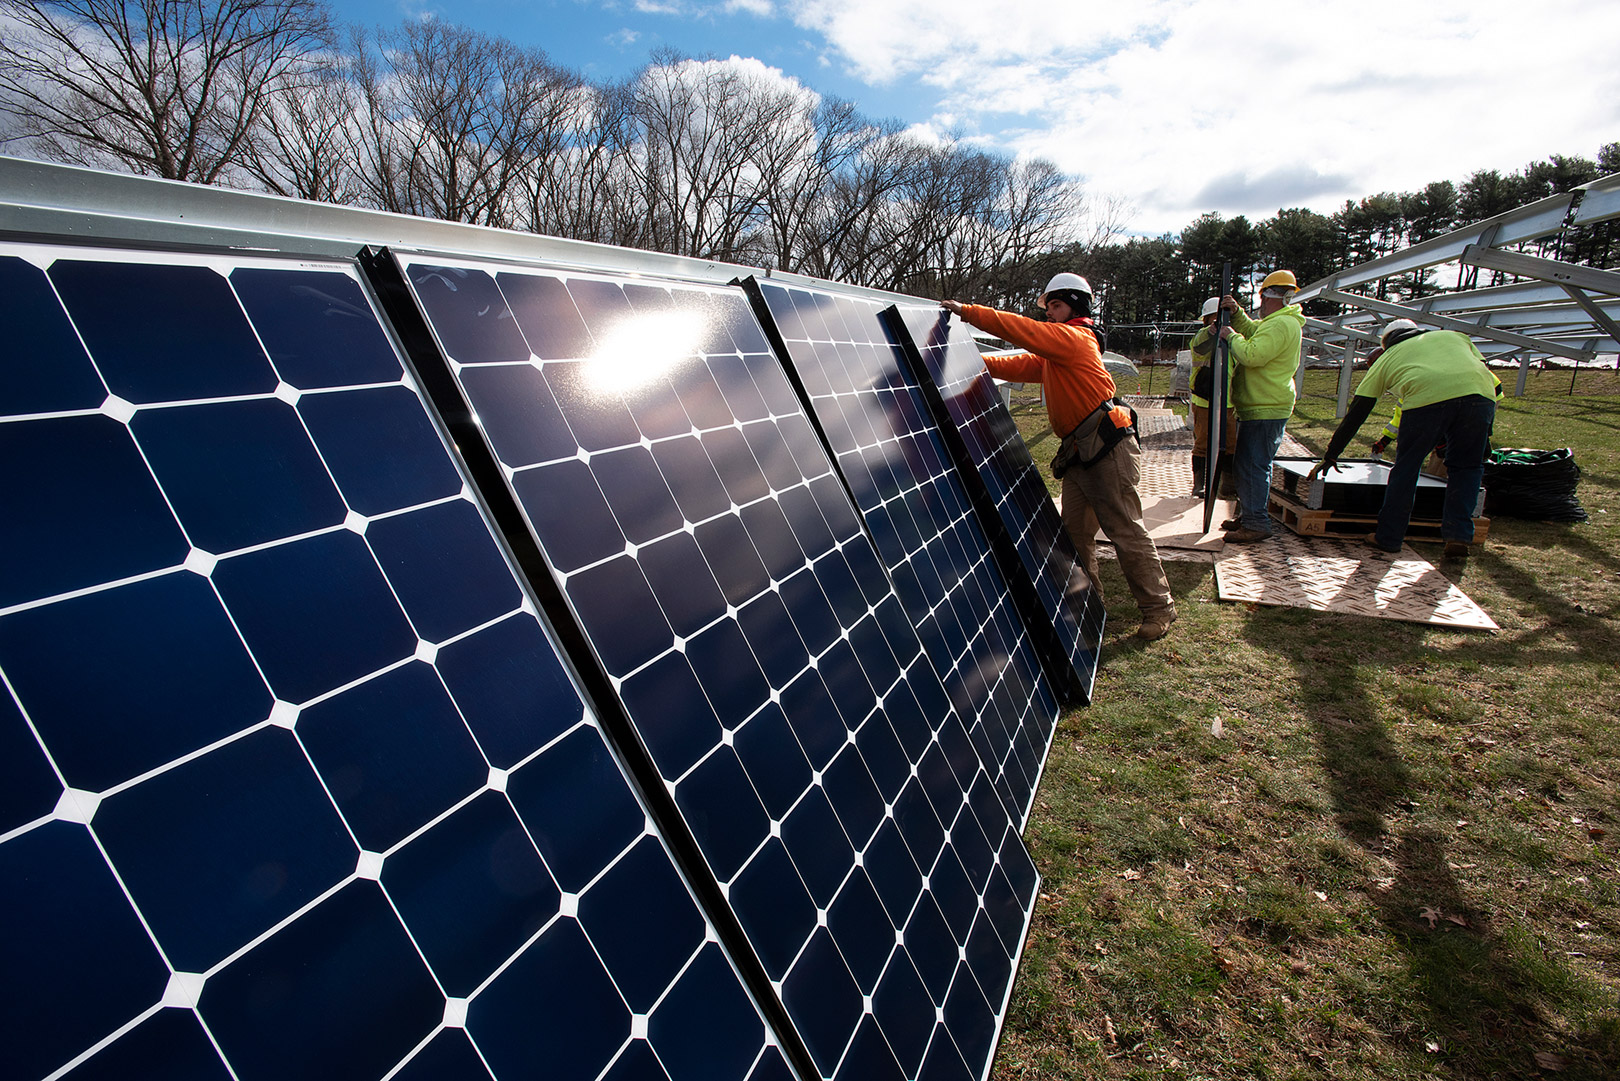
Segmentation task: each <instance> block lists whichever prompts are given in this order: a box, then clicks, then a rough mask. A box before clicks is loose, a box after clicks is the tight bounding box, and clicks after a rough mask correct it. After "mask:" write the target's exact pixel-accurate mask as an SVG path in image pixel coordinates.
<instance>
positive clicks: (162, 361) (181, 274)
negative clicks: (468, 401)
mask: <svg viewBox="0 0 1620 1081" xmlns="http://www.w3.org/2000/svg"><path fill="white" fill-rule="evenodd" d="M0 284H3V289H0V296H4V297H5V300H4V301H3V302H0V303H3V305H4V306H3V308H0V311H3V312H4V322H5V330H6V337H7V348H6V350H5V351H4V353H3V354H0V469H3V471H4V483H3V484H0V550H3V551H4V552H6V554H7V555H6V558H5V559H4V560H3V561H0V673H3V675H4V681H5V685H4V690H0V881H4V882H5V883H6V914H5V919H4V920H3V921H0V956H4V957H5V959H6V961H5V967H4V980H5V986H6V1003H7V1005H6V1009H5V1011H4V1016H3V1020H0V1047H3V1048H4V1051H3V1052H0V1057H3V1059H4V1061H5V1063H6V1067H5V1069H4V1071H3V1072H4V1073H5V1074H6V1076H8V1077H16V1078H43V1077H57V1076H64V1075H70V1076H71V1077H73V1078H159V1077H161V1078H179V1077H185V1078H220V1079H225V1078H236V1079H238V1081H258V1079H264V1081H286V1079H287V1078H343V1079H363V1078H380V1077H382V1076H384V1075H388V1074H390V1073H391V1072H392V1076H395V1077H398V1078H406V1079H412V1081H415V1079H428V1078H442V1077H457V1078H485V1079H490V1078H493V1079H495V1081H506V1079H510V1078H519V1077H524V1078H527V1077H535V1076H540V1075H544V1076H546V1077H557V1078H571V1079H579V1081H586V1079H596V1078H601V1077H604V1076H606V1077H610V1078H629V1077H632V1076H633V1077H636V1078H649V1077H656V1078H666V1077H667V1078H670V1079H678V1078H689V1079H692V1081H701V1079H706V1078H711V1077H724V1078H732V1079H736V1081H780V1079H785V1078H788V1077H790V1076H791V1074H790V1072H789V1071H788V1069H787V1062H786V1060H785V1058H784V1057H783V1055H782V1053H781V1051H780V1049H779V1048H778V1046H777V1041H776V1038H775V1037H774V1036H773V1035H771V1033H770V1032H769V1030H768V1027H767V1025H766V1023H765V1021H764V1019H763V1016H762V1014H761V1012H760V1010H759V1008H758V1007H757V1006H756V1004H755V1001H754V999H753V998H752V997H751V996H750V995H749V994H748V992H747V991H746V989H745V986H744V984H743V982H742V980H741V978H740V976H739V975H738V973H737V972H736V970H735V969H734V967H733V966H732V963H731V961H730V960H729V959H728V957H727V955H726V954H725V953H724V951H723V950H722V949H721V947H720V946H719V944H718V942H717V937H716V934H715V931H714V928H713V927H712V926H711V925H710V924H709V922H708V921H707V920H706V919H705V917H704V915H703V913H702V911H701V910H700V909H699V907H698V905H697V902H696V900H695V899H694V896H693V894H692V893H691V891H690V889H689V887H688V885H687V883H686V881H685V880H684V879H683V878H682V876H681V875H680V874H679V873H678V871H677V870H676V866H675V864H674V862H673V860H672V858H671V855H670V853H669V851H668V850H667V849H666V848H665V846H664V844H663V842H662V841H661V840H660V837H659V835H658V834H657V832H656V831H655V829H654V828H653V825H652V822H651V820H650V818H649V816H648V812H647V809H646V807H645V806H644V805H643V803H642V802H641V800H640V799H639V797H638V796H637V794H636V792H635V790H634V789H633V788H632V786H631V785H630V783H629V781H628V780H627V778H626V776H625V774H624V773H623V772H621V768H620V766H619V763H618V760H617V759H616V758H615V756H614V755H613V753H612V752H611V751H610V749H609V746H608V744H607V742H606V741H605V740H604V736H603V733H602V732H601V731H600V730H599V728H598V723H597V720H596V718H595V717H594V716H593V715H592V713H591V711H590V710H589V709H587V707H586V704H585V702H584V700H583V699H582V697H581V695H580V692H579V691H578V690H577V688H576V685H575V683H574V682H573V677H572V676H571V675H570V672H569V670H568V669H567V667H566V666H565V665H564V664H563V663H562V661H561V660H560V659H559V656H558V654H557V652H556V651H555V649H554V647H553V644H552V640H551V638H550V636H549V634H548V630H547V628H546V626H545V625H544V624H543V622H542V620H541V619H540V618H538V617H537V615H536V613H535V608H534V604H533V602H532V601H531V600H530V599H529V598H528V596H527V595H526V594H525V592H524V590H523V589H522V588H521V587H520V586H519V583H518V579H517V578H516V577H515V576H514V572H513V571H512V569H511V566H510V564H509V563H508V560H507V556H506V554H505V552H504V550H503V548H502V547H501V545H500V544H499V543H497V541H496V539H495V537H494V535H493V534H492V532H491V530H490V527H489V526H488V525H487V524H486V519H485V517H484V512H483V510H482V508H481V505H480V503H479V502H478V501H477V500H476V499H475V498H474V496H473V493H472V492H471V490H470V489H469V488H468V487H467V485H466V484H465V483H464V481H463V476H462V473H461V472H460V470H459V469H458V466H457V464H456V463H455V461H454V460H453V458H452V456H451V453H450V452H449V450H448V449H447V448H446V446H445V444H444V442H443V440H442V439H441V436H440V434H439V430H438V429H437V427H436V426H435V424H434V422H433V421H432V420H431V419H430V416H429V413H428V411H427V409H426V408H425V405H424V402H423V400H422V398H421V397H420V396H419V394H418V391H417V389H416V386H415V383H414V381H413V379H412V377H411V375H409V374H408V373H407V372H406V370H405V369H404V368H403V367H402V365H401V363H400V360H399V358H398V356H397V354H396V353H395V351H394V348H393V346H392V345H391V343H390V341H389V339H388V337H387V335H386V334H385V332H384V330H383V328H382V325H381V324H380V323H379V321H378V318H377V316H376V315H375V313H374V311H373V308H372V307H371V303H370V301H369V299H368V297H367V295H366V293H365V291H364V289H363V287H362V285H361V281H360V279H359V277H358V274H357V271H356V269H355V268H354V267H353V266H352V264H347V263H312V262H299V263H292V262H275V261H270V260H255V259H246V258H233V259H229V260H227V259H224V258H215V257H207V256H186V255H173V254H163V255H160V254H152V253H132V252H115V251H110V250H96V251H91V250H76V249H64V248H55V247H53V248H45V247H35V246H21V245H6V246H4V247H0ZM395 1071H397V1072H395Z"/></svg>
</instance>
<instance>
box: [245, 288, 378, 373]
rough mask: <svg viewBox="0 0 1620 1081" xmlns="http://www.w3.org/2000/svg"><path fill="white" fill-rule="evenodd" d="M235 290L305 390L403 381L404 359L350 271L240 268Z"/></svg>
mask: <svg viewBox="0 0 1620 1081" xmlns="http://www.w3.org/2000/svg"><path fill="white" fill-rule="evenodd" d="M231 285H232V287H233V288H235V290H236V295H237V296H238V297H239V298H241V301H242V307H243V308H245V309H246V310H247V313H248V318H249V319H250V320H251V321H252V322H253V326H254V329H255V330H257V331H258V333H259V340H260V341H261V342H263V343H264V348H265V352H267V353H269V354H270V361H271V363H273V364H274V365H275V366H276V371H277V372H279V373H280V375H281V378H282V379H284V380H286V381H287V382H288V383H290V384H292V385H293V386H295V387H298V388H299V389H300V390H313V389H315V388H317V387H339V386H357V385H359V384H362V383H392V382H394V381H395V380H397V379H399V377H400V375H401V368H400V365H399V358H398V357H396V356H395V355H394V350H393V347H392V346H390V345H389V344H388V336H387V335H386V334H384V333H383V330H382V327H381V326H380V325H379V324H378V322H377V316H376V315H375V314H374V313H373V312H372V310H371V304H370V302H368V301H367V300H366V295H365V293H364V292H363V291H362V290H361V288H360V283H359V282H357V281H355V280H354V279H353V278H351V277H349V276H348V275H347V274H341V273H338V272H337V271H314V270H272V269H268V268H263V267H237V268H236V269H235V270H233V271H231Z"/></svg>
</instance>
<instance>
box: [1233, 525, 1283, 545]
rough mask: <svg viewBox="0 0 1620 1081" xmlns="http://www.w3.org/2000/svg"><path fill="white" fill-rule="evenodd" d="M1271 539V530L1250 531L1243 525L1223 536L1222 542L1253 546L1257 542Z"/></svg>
mask: <svg viewBox="0 0 1620 1081" xmlns="http://www.w3.org/2000/svg"><path fill="white" fill-rule="evenodd" d="M1270 537H1271V530H1269V529H1264V530H1262V529H1249V528H1247V527H1245V526H1243V525H1242V524H1241V523H1240V524H1239V526H1238V528H1237V529H1229V530H1227V531H1226V532H1225V533H1222V534H1221V540H1223V541H1225V542H1226V543H1227V544H1253V543H1254V542H1255V541H1263V540H1267V539H1269V538H1270Z"/></svg>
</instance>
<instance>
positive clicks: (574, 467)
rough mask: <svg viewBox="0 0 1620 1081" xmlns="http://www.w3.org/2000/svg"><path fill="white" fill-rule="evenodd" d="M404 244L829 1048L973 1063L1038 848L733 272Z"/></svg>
mask: <svg viewBox="0 0 1620 1081" xmlns="http://www.w3.org/2000/svg"><path fill="white" fill-rule="evenodd" d="M396 258H397V259H398V261H399V266H400V267H401V269H402V271H403V276H404V278H405V279H406V280H407V281H408V283H409V288H410V289H411V290H413V291H414V294H415V296H416V298H417V300H418V302H419V304H420V307H421V311H422V312H423V313H425V316H426V319H427V322H428V323H429V324H431V327H432V330H433V333H434V336H435V338H436V340H437V345H438V348H439V349H440V350H442V352H443V355H444V357H446V358H448V363H449V367H450V369H451V370H452V371H453V373H454V376H455V379H456V380H457V381H458V383H459V388H460V393H462V394H464V395H465V397H466V403H467V405H468V406H470V409H471V411H472V413H474V414H476V417H477V422H478V424H479V426H480V427H481V429H482V432H483V434H484V437H485V438H487V440H488V446H489V447H490V448H491V449H492V450H493V453H494V456H495V458H496V459H497V460H498V464H499V468H500V469H501V470H502V471H503V473H504V475H505V477H506V478H507V480H508V484H509V486H510V492H511V495H512V496H513V497H514V498H515V500H516V503H517V505H518V506H520V507H521V510H522V513H523V514H524V515H525V516H526V518H527V521H528V523H529V526H530V527H531V528H532V530H533V533H534V536H535V538H536V539H537V540H538V542H539V546H540V548H541V550H542V551H543V553H544V555H545V558H546V561H547V562H548V563H549V565H550V568H551V571H552V574H553V576H554V580H555V583H556V585H557V587H558V589H559V590H560V594H561V597H563V598H565V599H566V603H567V604H568V605H569V606H570V607H571V609H572V611H573V612H574V613H575V614H576V616H577V618H578V621H579V625H580V626H581V627H582V629H583V631H584V633H585V636H586V637H587V639H588V641H589V644H590V647H591V649H592V650H593V651H594V654H595V657H596V660H597V661H598V663H599V664H600V666H601V669H602V671H603V672H604V673H605V677H606V678H607V679H608V680H610V681H611V684H612V686H613V687H614V688H616V690H617V693H618V696H619V699H620V700H621V702H622V706H623V709H624V714H625V717H626V718H627V720H628V723H629V724H630V725H631V726H633V729H634V731H635V733H636V735H637V737H638V738H639V740H640V742H641V743H642V745H643V746H644V748H645V751H646V753H647V755H648V756H649V758H650V761H651V763H652V764H653V765H654V766H655V767H656V770H657V773H658V775H659V776H660V777H661V778H662V779H663V781H664V784H665V785H666V787H667V790H668V791H669V793H670V795H671V796H672V799H673V803H674V805H675V806H676V808H678V811H679V814H680V815H681V816H682V818H683V821H684V822H685V824H686V826H687V827H688V828H689V829H690V831H691V836H692V838H693V839H694V841H695V844H696V847H697V850H698V851H699V852H700V853H701V857H702V860H703V861H704V863H705V864H706V865H707V867H708V869H709V870H710V872H711V873H712V874H713V876H714V881H715V883H716V884H717V886H718V889H719V890H720V891H721V892H722V893H723V895H724V896H725V898H726V901H727V903H728V904H729V906H730V908H731V909H732V910H733V911H734V912H735V915H736V918H737V921H738V924H739V925H740V929H741V934H742V935H743V936H744V937H745V938H746V941H747V943H748V944H749V946H750V947H751V948H752V949H753V950H754V952H755V954H756V955H757V957H758V960H759V962H760V965H761V967H762V970H763V973H764V977H765V978H767V979H768V980H769V982H770V988H771V990H773V991H774V992H775V993H776V994H777V995H779V996H780V1001H781V1002H782V1004H783V1006H784V1007H785V1010H786V1014H787V1016H788V1017H789V1018H791V1020H792V1023H793V1025H794V1026H795V1029H796V1031H797V1033H798V1035H799V1037H800V1038H802V1040H803V1044H804V1046H805V1047H806V1048H807V1050H808V1054H809V1056H810V1058H811V1060H812V1062H813V1065H814V1067H815V1069H816V1070H817V1071H818V1072H819V1074H820V1075H821V1076H823V1077H827V1078H834V1077H836V1078H841V1079H847V1081H855V1079H857V1078H859V1079H862V1081H866V1079H874V1078H930V1079H933V1078H941V1079H943V1078H970V1077H971V1078H984V1077H985V1076H987V1074H988V1070H989V1065H990V1058H991V1054H992V1052H993V1050H994V1046H995V1041H996V1037H997V1033H998V1031H999V1026H1000V1022H1001V1019H1002V1017H1003V1015H1004V1012H1005V1008H1006V1001H1007V995H1008V993H1009V990H1010V986H1011V981H1012V975H1013V971H1014V968H1015V965H1016V961H1017V958H1018V956H1019V954H1020V951H1021V949H1022V943H1023V938H1024V933H1025V928H1026V926H1027V921H1028V917H1029V909H1030V905H1031V904H1032V902H1033V898H1034V890H1035V888H1036V885H1037V877H1036V874H1035V870H1034V866H1033V865H1032V863H1031V862H1030V860H1029V857H1028V854H1027V852H1026V851H1025V850H1024V848H1023V844H1022V841H1021V839H1020V838H1019V835H1018V829H1017V827H1016V825H1015V824H1014V823H1013V822H1012V821H1011V819H1010V817H1009V815H1008V813H1007V811H1006V809H1005V807H1004V806H1003V804H1002V802H1001V800H1000V798H999V796H998V795H997V793H996V791H995V789H994V786H993V784H992V782H991V779H990V777H989V774H988V773H987V772H986V770H985V769H984V767H983V765H982V764H981V762H980V760H979V757H978V754H977V752H976V751H975V750H974V747H973V745H972V743H971V741H970V740H969V737H968V735H967V732H966V730H965V728H964V726H963V724H962V722H961V721H960V720H959V719H958V717H957V715H956V713H955V711H954V710H953V709H952V707H951V704H950V700H949V698H948V696H947V695H946V693H945V691H944V689H943V687H942V686H941V684H940V682H939V679H938V678H937V676H935V674H934V672H933V669H932V668H931V667H930V666H929V664H928V662H927V661H926V660H925V659H924V658H923V656H922V648H921V644H920V642H919V641H918V639H917V635H916V633H915V631H914V630H913V629H912V627H911V625H910V623H909V622H908V620H907V619H906V616H905V613H904V611H903V610H902V608H901V606H900V603H899V601H898V599H897V598H896V597H895V595H894V593H893V590H892V588H891V586H890V584H889V581H888V578H887V575H886V574H885V573H884V570H883V566H882V564H881V563H880V562H879V560H878V557H877V554H876V552H875V551H874V550H873V549H872V546H871V544H870V542H869V541H868V540H867V537H866V534H865V533H864V532H863V531H862V529H861V525H860V521H859V519H858V517H857V515H856V512H855V509H854V507H853V506H852V505H851V504H850V502H849V499H848V496H847V494H846V493H845V490H844V488H843V486H842V484H841V483H840V481H839V479H838V477H837V475H836V474H835V473H834V471H833V468H832V464H831V462H830V461H829V459H828V458H827V455H826V453H825V451H824V449H823V447H822V445H821V443H820V442H819V440H818V439H817V437H816V434H815V432H814V430H813V429H812V427H811V425H810V422H809V421H808V419H807V418H806V416H805V414H804V412H803V410H802V409H801V407H800V405H799V403H798V400H797V398H796V396H795V395H794V393H793V391H792V389H791V387H790V386H789V384H788V381H787V378H786V376H785V374H784V372H783V371H782V368H781V365H780V363H779V361H778V359H777V358H776V356H775V355H774V354H773V353H772V352H771V351H770V349H769V347H768V345H767V343H766V341H765V338H764V336H763V334H762V332H761V330H760V327H759V324H758V323H757V322H756V320H755V318H754V316H753V313H752V311H751V309H750V308H749V305H748V302H747V300H746V298H745V297H744V296H743V294H742V292H741V291H740V290H737V289H716V288H703V287H689V286H684V285H661V284H656V283H649V282H645V281H634V280H626V279H620V278H603V277H595V276H590V275H585V274H569V275H566V276H563V275H561V274H559V273H549V272H544V271H538V270H534V269H528V268H521V267H517V266H496V265H486V264H477V263H460V264H449V263H446V262H445V261H443V260H441V259H437V258H433V257H426V256H412V255H407V254H403V253H400V254H398V255H397V256H396Z"/></svg>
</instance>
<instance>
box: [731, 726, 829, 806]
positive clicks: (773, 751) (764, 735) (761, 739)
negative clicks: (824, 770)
mask: <svg viewBox="0 0 1620 1081" xmlns="http://www.w3.org/2000/svg"><path fill="white" fill-rule="evenodd" d="M732 747H733V748H734V749H735V750H736V752H737V757H738V758H739V759H741V761H742V764H743V769H745V770H746V771H747V772H748V778H749V780H750V781H752V782H753V785H754V792H755V793H756V794H757V795H758V796H759V800H760V802H761V803H763V804H764V805H765V810H766V811H767V812H769V814H770V816H771V817H772V818H776V819H780V818H781V817H782V816H784V815H785V814H787V812H788V810H789V808H791V807H792V806H793V803H794V801H795V800H797V799H798V798H799V796H800V795H802V794H803V793H804V791H805V789H806V788H808V787H809V786H810V773H811V770H810V763H809V761H808V760H806V758H805V757H804V751H803V750H802V749H801V748H800V747H799V741H798V740H797V739H795V738H794V735H793V729H792V728H791V727H789V726H788V723H787V716H786V715H785V714H784V713H783V712H782V708H781V707H780V706H779V705H776V704H775V703H772V704H770V705H768V706H766V707H765V708H763V709H761V710H760V711H759V712H758V713H756V714H754V715H753V716H752V717H750V718H749V719H748V721H747V722H746V723H745V724H744V725H743V726H742V727H741V728H739V729H738V730H737V732H736V734H735V735H734V736H733V737H732Z"/></svg>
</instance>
